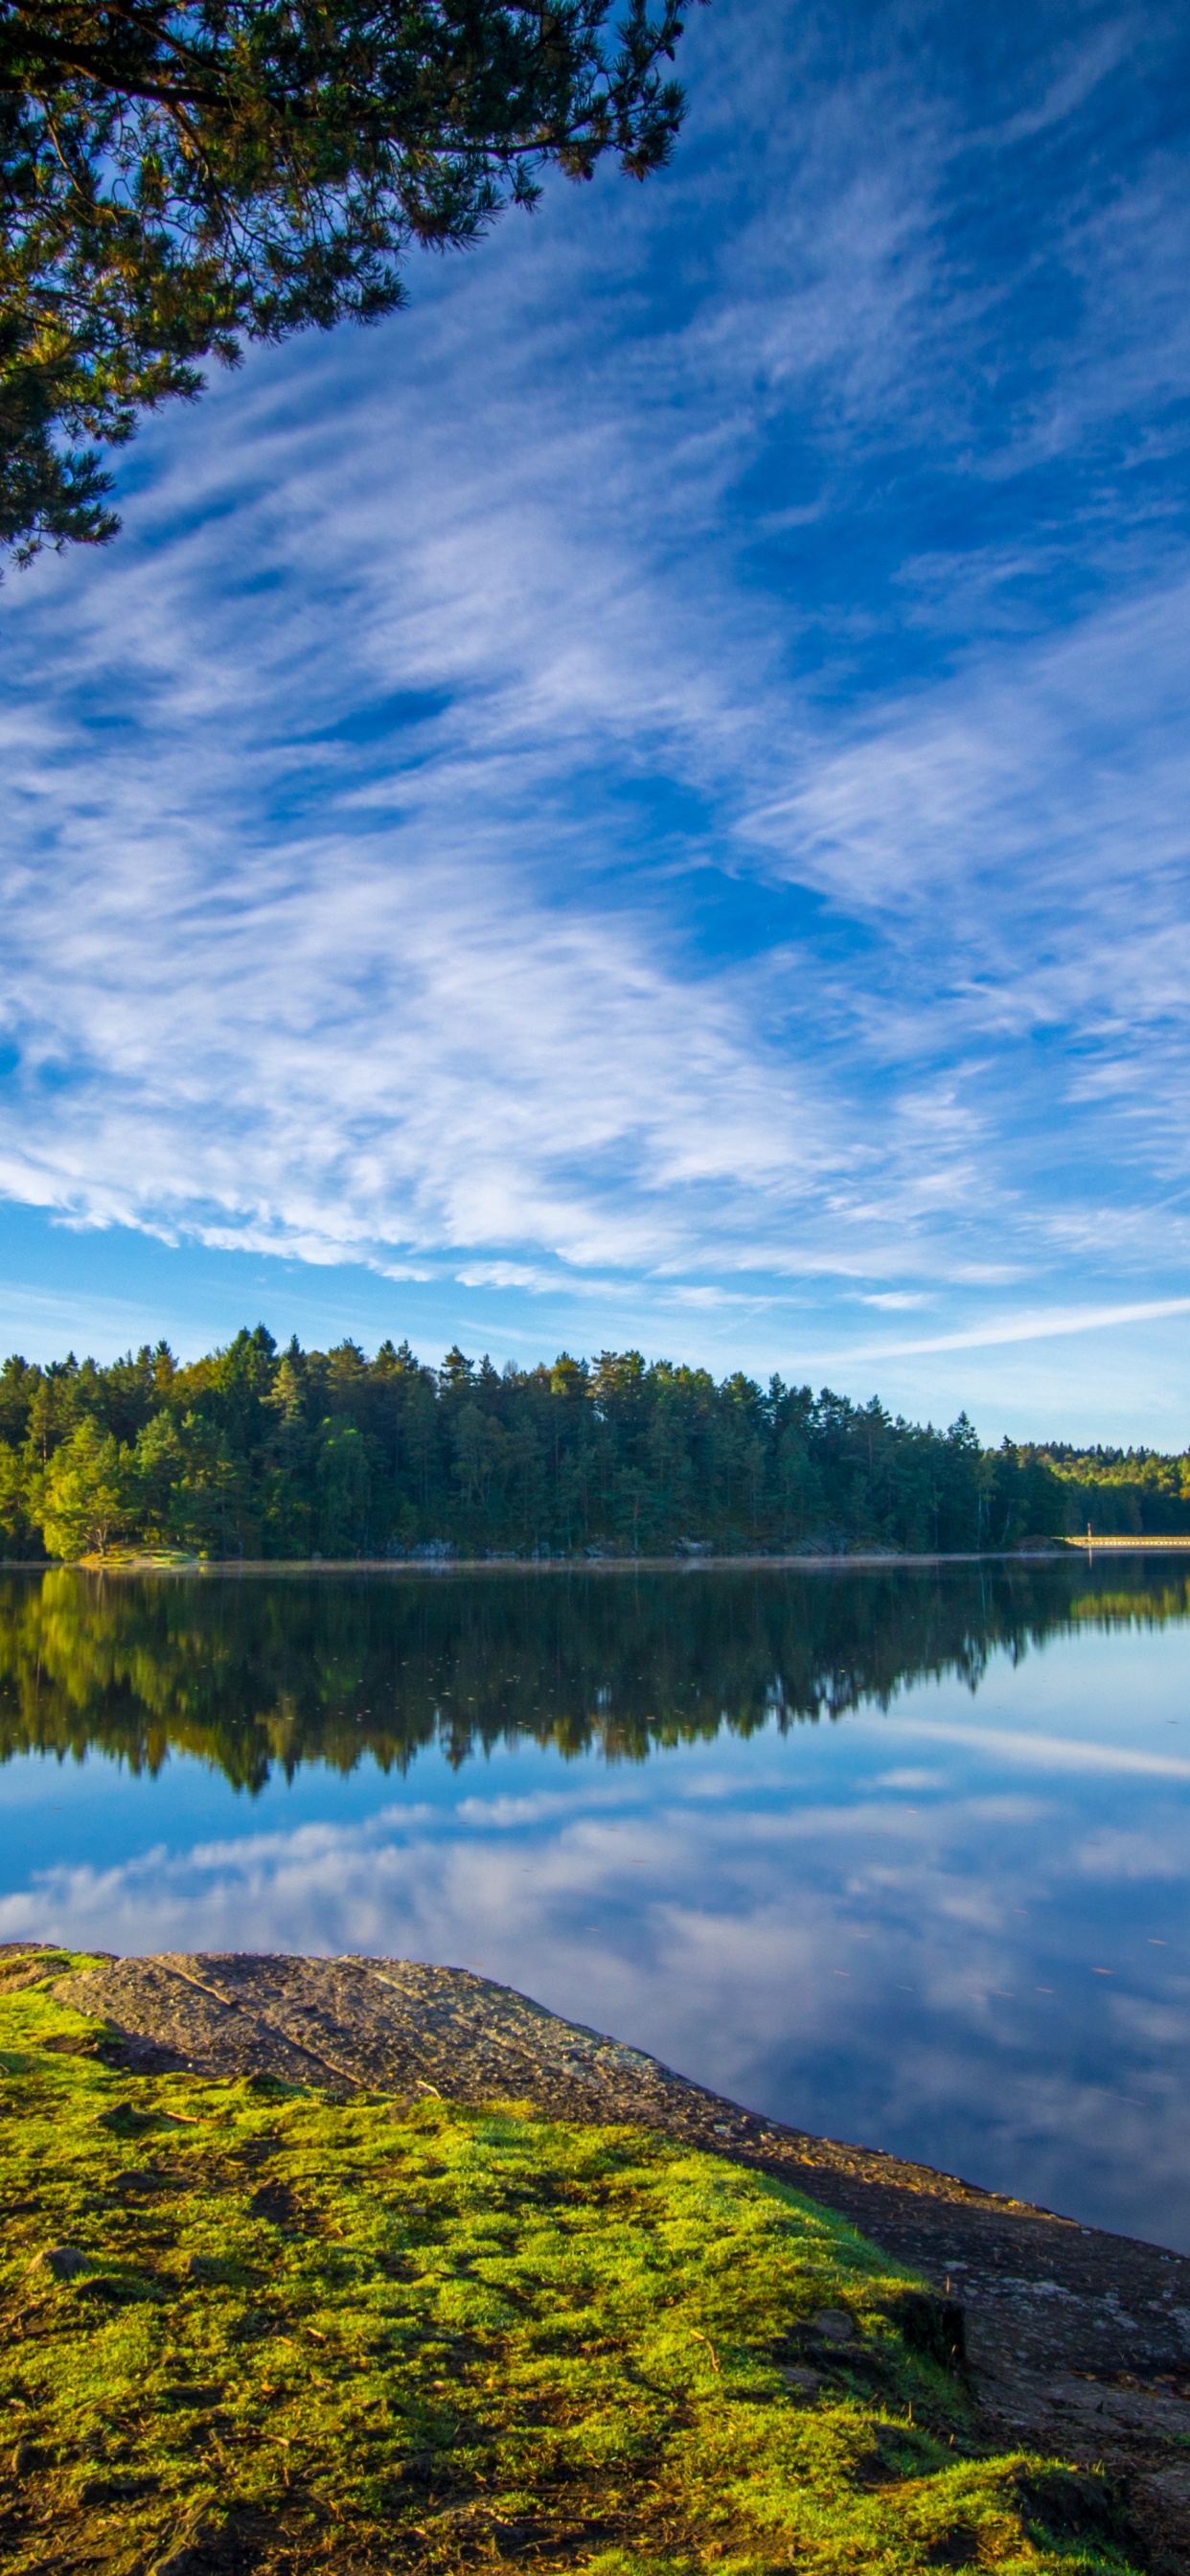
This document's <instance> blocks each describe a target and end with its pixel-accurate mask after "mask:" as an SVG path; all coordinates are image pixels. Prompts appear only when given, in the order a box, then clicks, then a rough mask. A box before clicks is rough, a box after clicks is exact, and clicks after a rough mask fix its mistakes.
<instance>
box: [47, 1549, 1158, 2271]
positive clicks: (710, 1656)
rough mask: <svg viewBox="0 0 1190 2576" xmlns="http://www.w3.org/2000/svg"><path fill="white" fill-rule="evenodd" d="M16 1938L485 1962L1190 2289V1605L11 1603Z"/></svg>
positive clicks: (1101, 1576)
mask: <svg viewBox="0 0 1190 2576" xmlns="http://www.w3.org/2000/svg"><path fill="white" fill-rule="evenodd" d="M0 1755H2V1756H3V1760H2V1763H0V1817H2V1822H3V1835H2V1848H0V1938H5V1939H13V1938H16V1937H19V1936H21V1935H23V1934H26V1933H30V1934H38V1935H41V1936H48V1937H53V1938H55V1939H61V1940H67V1941H71V1942H75V1943H79V1944H86V1943H93V1944H95V1945H96V1946H98V1947H102V1948H107V1949H113V1950H121V1951H136V1950H157V1949H168V1948H186V1949H233V1948H235V1949H292V1950H310V1951H324V1952H335V1951H344V1950H363V1951H388V1952H392V1953H404V1954H406V1955H409V1956H413V1957H417V1958H422V1959H431V1960H443V1961H449V1962H453V1963H457V1964H462V1965H465V1966H471V1967H476V1968H479V1969H481V1970H482V1971H483V1973H484V1974H485V1975H488V1976H493V1977H498V1978H502V1979H504V1980H506V1981H507V1982H508V1983H509V1984H511V1985H515V1986H518V1987H521V1988H522V1989H524V1990H525V1991H526V1992H528V1993H530V1994H532V1995H536V1996H538V1997H539V1998H540V1999H541V2001H542V2002H544V2003H546V2004H549V2005H551V2006H552V2007H553V2008H554V2009H555V2010H557V2011H560V2012H564V2013H567V2014H570V2015H572V2016H574V2017H575V2018H576V2019H578V2020H581V2021H586V2022H591V2023H594V2024H596V2025H597V2026H598V2027H600V2028H601V2029H605V2030H610V2031H614V2032H616V2033H617V2034H618V2035H619V2036H620V2037H621V2038H624V2039H627V2040H630V2041H634V2042H635V2043H636V2044H637V2045H639V2046H641V2047H644V2048H648V2049H652V2050H654V2051H655V2052H656V2053H657V2054H658V2055H659V2056H661V2057H663V2058H665V2059H667V2060H668V2061H669V2063H671V2064H672V2065H675V2066H678V2067H681V2068H682V2069H683V2071H684V2072H686V2073H688V2074H691V2075H695V2076H698V2077H700V2078H701V2079H702V2080H703V2081H704V2082H706V2083H709V2084H712V2085H714V2086H715V2087H717V2088H718V2089H719V2090H720V2091H722V2092H726V2093H730V2094H733V2095H735V2096H736V2097H737V2098H738V2099H740V2100H742V2101H745V2102H747V2103H749V2104H751V2105H753V2106H754V2107H755V2108H757V2109H758V2110H761V2111H764V2112H767V2113H769V2114H771V2115H775V2116H778V2117H781V2118H784V2119H788V2120H792V2121H795V2122H797V2123H799V2124H800V2125H802V2126H804V2127H807V2128H810V2129H816V2130H824V2131H827V2132H829V2133H831V2134H833V2135H835V2136H838V2137H848V2138H855V2139H860V2140H863V2141H866V2142H867V2143H869V2144H872V2145H876V2146H882V2147H887V2148H892V2149H894V2150H896V2151H898V2152H900V2153H902V2154H905V2155H909V2156H915V2157H921V2158H924V2159H925V2160H926V2161H927V2162H929V2163H931V2164H939V2165H944V2166H947V2167H949V2168H951V2169H952V2170H956V2171H958V2172H961V2173H964V2174H967V2175H968V2176H970V2177H972V2178H973V2179H975V2180H978V2181H980V2182H983V2183H985V2184H990V2185H992V2186H993V2187H995V2188H997V2189H999V2190H1005V2191H1011V2192H1015V2193H1019V2194H1022V2195H1025V2196H1028V2197H1029V2198H1032V2199H1037V2200H1041V2201H1044V2202H1047V2203H1048V2204H1049V2205H1050V2206H1052V2207H1057V2208H1060V2209H1064V2210H1067V2211H1069V2212H1071V2213H1072V2214H1074V2215H1076V2216H1079V2217H1081V2218H1083V2219H1086V2220H1094V2221H1096V2222H1098V2223H1099V2224H1101V2225H1105V2226H1108V2227H1117V2228H1121V2229H1124V2230H1126V2231H1128V2232H1130V2233H1133V2234H1136V2235H1141V2236H1148V2237H1153V2238H1156V2239H1158V2240H1159V2241H1161V2242H1163V2243H1166V2244H1169V2245H1173V2246H1177V2247H1179V2248H1181V2249H1183V2250H1186V2251H1190V1912H1188V1905H1187V1898H1188V1894H1190V1833H1188V1826H1190V1585H1188V1584H1187V1581H1186V1579H1185V1574H1184V1571H1183V1567H1182V1565H1180V1564H1179V1563H1178V1561H1177V1560H1176V1559H1162V1560H1158V1561H1154V1560H1153V1559H1151V1558H1150V1559H1148V1560H1147V1561H1143V1562H1142V1561H1140V1560H1132V1559H1123V1560H1122V1559H1114V1560H1110V1561H1105V1560H1101V1561H1100V1564H1099V1565H1097V1566H1096V1567H1094V1569H1093V1570H1092V1571H1091V1572H1088V1571H1087V1569H1086V1568H1085V1567H1084V1566H1083V1565H1082V1564H1081V1563H1079V1562H1072V1563H1070V1564H1062V1565H1058V1566H1048V1565H1036V1566H1028V1565H1025V1564H1022V1565H1020V1566H1011V1567H993V1566H991V1565H989V1566H987V1567H984V1568H982V1569H981V1568H971V1567H956V1568H954V1569H951V1570H949V1571H945V1572H942V1573H938V1572H937V1571H934V1570H922V1571H909V1572H906V1571H904V1570H895V1571H894V1570H890V1571H888V1572H887V1573H883V1572H881V1573H872V1572H866V1571H860V1570H858V1569H857V1570H855V1571H854V1572H826V1571H819V1572H815V1571H812V1570H808V1571H807V1572H805V1573H800V1572H799V1573H787V1572H784V1571H780V1572H778V1571H773V1572H771V1573H769V1572H764V1573H760V1574H754V1573H747V1574H745V1573H741V1572H733V1571H730V1570H728V1569H727V1568H724V1569H721V1570H714V1569H705V1570H700V1571H698V1572H695V1573H687V1572H680V1571H675V1572H674V1573H673V1574H651V1575H647V1576H646V1575H639V1576H637V1575H633V1574H632V1573H630V1572H620V1571H617V1572H607V1573H599V1574H592V1575H590V1576H588V1575H578V1574H574V1575H572V1574H569V1573H552V1574H550V1575H547V1576H540V1575H534V1574H531V1573H528V1572H526V1573H508V1574H504V1573H500V1574H497V1575H482V1576H469V1575H466V1574H452V1575H446V1576H435V1575H424V1576H421V1575H418V1576H414V1575H410V1574H407V1573H403V1572H399V1573H394V1574H393V1575H392V1576H391V1577H389V1576H388V1575H369V1576H359V1577H345V1576H339V1575H327V1576H324V1577H309V1576H306V1575H301V1576H297V1575H293V1576H289V1575H285V1574H283V1573H278V1574H277V1575H275V1576H272V1575H270V1576H246V1577H243V1578H239V1579H237V1578H234V1577H224V1576H205V1577H196V1578H194V1579H189V1578H186V1579H181V1580H177V1579H169V1578H162V1579H155V1578H146V1579H140V1578H135V1579H134V1578H121V1579H117V1580H114V1581H107V1582H104V1581H101V1580H100V1579H98V1578H94V1577H90V1576H86V1575H83V1574H79V1573H74V1572H68V1571H57V1570H56V1571H53V1572H50V1573H48V1574H15V1573H13V1574H9V1575H7V1576H3V1577H0Z"/></svg>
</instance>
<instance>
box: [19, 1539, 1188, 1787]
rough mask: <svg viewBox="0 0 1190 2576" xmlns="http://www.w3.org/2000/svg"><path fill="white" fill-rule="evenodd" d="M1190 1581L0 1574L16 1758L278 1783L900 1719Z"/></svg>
mask: <svg viewBox="0 0 1190 2576" xmlns="http://www.w3.org/2000/svg"><path fill="white" fill-rule="evenodd" d="M1188 1600H1190V1581H1187V1580H1186V1579H1185V1578H1183V1577H1181V1576H1180V1575H1177V1574H1172V1575H1169V1576H1163V1575H1160V1574H1156V1573H1155V1571H1154V1569H1153V1567H1152V1565H1151V1563H1150V1564H1147V1565H1146V1564H1145V1563H1144V1562H1143V1561H1133V1560H1127V1561H1125V1562H1124V1563H1123V1564H1122V1565H1117V1566H1116V1567H1115V1568H1114V1569H1113V1571H1112V1572H1111V1574H1110V1577H1109V1578H1108V1579H1107V1580H1106V1581H1105V1582H1104V1583H1103V1584H1102V1585H1097V1584H1096V1583H1095V1582H1094V1580H1091V1579H1089V1578H1088V1574H1087V1571H1086V1569H1085V1567H1084V1566H1083V1564H1082V1563H1081V1562H1080V1561H1079V1560H1077V1559H1076V1560H1072V1561H1071V1562H1069V1563H1063V1564H1057V1565H1054V1564H1052V1563H1048V1562H1042V1563H1040V1564H1037V1565H1034V1566H1030V1565H1028V1564H1027V1563H1022V1564H1019V1565H1018V1564H1004V1565H991V1564H989V1565H986V1566H983V1567H979V1566H975V1567H956V1568H951V1569H946V1570H945V1571H943V1572H942V1573H939V1572H938V1571H937V1570H935V1569H932V1568H930V1569H927V1568H922V1569H921V1570H917V1569H912V1570H906V1569H904V1568H897V1569H895V1570H892V1569H890V1571H889V1572H888V1573H887V1574H876V1573H872V1572H869V1571H862V1572H861V1571H859V1570H858V1569H857V1570H856V1571H854V1572H847V1571H845V1570H840V1571H834V1570H832V1571H831V1572H829V1573H827V1572H806V1573H801V1572H794V1573H787V1572H774V1573H768V1572H760V1573H757V1572H748V1573H737V1572H733V1571H731V1570H729V1569H727V1568H723V1569H718V1570H706V1571H700V1572H698V1573H697V1574H683V1573H674V1574H672V1575H669V1574H649V1575H643V1576H638V1577H633V1576H631V1575H628V1576H625V1575H623V1574H611V1575H570V1574H550V1575H549V1576H546V1577H534V1576H532V1575H524V1574H518V1575H511V1576H496V1577H483V1578H477V1577H474V1576H466V1575H460V1576H451V1575H447V1576H427V1577H423V1578H421V1579H418V1578H409V1577H403V1576H397V1575H394V1576H393V1577H391V1578H388V1577H385V1576H380V1577H377V1576H374V1575H369V1576H363V1577H356V1578H352V1577H344V1576H339V1575H336V1576H333V1577H327V1578H325V1579H319V1578H317V1577H309V1576H294V1577H286V1576H284V1575H282V1576H263V1577H261V1576H250V1577H228V1576H212V1577H196V1578H181V1579H161V1578H157V1577H152V1576H139V1577H138V1576H121V1577H117V1578H114V1579H112V1578H106V1579H105V1578H104V1577H102V1576H99V1575H88V1574H84V1573H82V1572H80V1571H78V1570H77V1569H75V1568H70V1567H61V1568H55V1569H53V1570H51V1571H50V1572H48V1573H45V1574H34V1575H22V1574H13V1573H10V1574H7V1575H5V1576H3V1577H0V1759H4V1760H7V1759H9V1758H10V1757H11V1756H12V1755H13V1754H15V1753H24V1752H30V1751H37V1752H40V1753H73V1754H75V1755H82V1754H83V1753H85V1752H86V1751H87V1750H88V1749H95V1750H97V1751H102V1752H103V1753H105V1754H108V1755H115V1756H116V1757H117V1758H118V1759H119V1760H121V1761H122V1762H126V1763H127V1764H128V1765H129V1766H130V1767H131V1769H132V1770H133V1771H134V1772H141V1771H147V1772H149V1773H154V1772H156V1771H157V1770H159V1768H160V1766H161V1764H162V1763H163V1762H164V1760H165V1759H166V1756H167V1754H168V1753H169V1752H170V1750H171V1749H172V1750H175V1751H179V1752H186V1753H190V1754H193V1755H196V1756H198V1757H199V1758H200V1759H201V1760H203V1761H207V1762H211V1763H214V1764H216V1765H217V1766H218V1768H219V1769H220V1771H221V1772H222V1773H223V1774H224V1776H225V1778H226V1779H228V1780H229V1781H230V1782H232V1784H233V1785H234V1786H235V1787H236V1788H238V1789H247V1790H249V1791H259V1790H260V1789H261V1788H262V1787H263V1786H264V1784H265V1782H266V1781H267V1780H268V1779H269V1777H270V1775H271V1773H272V1772H273V1771H274V1769H275V1768H277V1767H280V1769H281V1770H282V1771H283V1772H284V1774H285V1775H286V1776H287V1777H292V1775H293V1773H294V1772H295V1771H296V1769H297V1768H298V1766H299V1765H301V1764H303V1763H309V1762H318V1763H322V1764H327V1765H330V1766H331V1767H332V1768H334V1769H335V1770H338V1771H341V1772H349V1771H351V1770H353V1769H354V1768H355V1767H356V1765H357V1764H358V1763H359V1761H360V1760H361V1758H362V1757H363V1756H364V1755H365V1754H368V1755H370V1756H371V1758H372V1760H373V1761H374V1762H375V1763H376V1764H378V1766H379V1767H380V1769H381V1770H382V1771H385V1772H387V1771H389V1770H392V1769H394V1768H396V1769H398V1770H404V1769H406V1768H407V1766H408V1765H409V1764H410V1762H411V1761H412V1760H413V1759H414V1757H415V1756H416V1755H417V1754H418V1753H419V1752H421V1751H423V1750H425V1749H426V1748H428V1747H430V1746H436V1747H438V1748H440V1749H441V1751H442V1752H443V1753H444V1754H445V1756H446V1758H447V1759H448V1760H449V1761H450V1762H451V1763H452V1764H454V1765H456V1766H457V1765H461V1764H463V1763H465V1762H466V1761H467V1760H468V1759H469V1758H470V1757H471V1756H473V1755H474V1754H475V1753H476V1752H479V1751H490V1750H491V1748H492V1747H493V1746H494V1745H496V1744H499V1743H508V1742H510V1741H513V1740H515V1739H517V1738H527V1739H529V1740H531V1741H533V1742H535V1743H537V1744H542V1745H545V1744H551V1745H554V1746H556V1747H557V1748H558V1749H559V1751H561V1752H562V1753H564V1754H568V1755H576V1754H583V1753H589V1752H592V1751H596V1752H598V1753H599V1754H601V1755H602V1757H603V1758H604V1759H605V1760H607V1761H616V1760H624V1759H629V1760H640V1759H642V1758H643V1757H644V1756H645V1755H646V1754H647V1753H648V1751H649V1749H650V1747H651V1746H657V1747H662V1746H674V1745H678V1744H691V1743H696V1742H705V1741H708V1740H709V1739H711V1738H713V1737H715V1736H716V1735H718V1734H719V1733H720V1731H721V1730H726V1731H729V1732H731V1733H732V1734H735V1735H741V1736H748V1735H750V1734H752V1733H754V1732H755V1731H756V1730H757V1729H758V1728H760V1727H762V1726H766V1725H769V1724H771V1723H773V1721H774V1720H775V1721H776V1723H777V1724H778V1725H779V1726H780V1727H782V1728H784V1727H787V1726H789V1725H790V1724H792V1723H795V1722H797V1721H799V1720H819V1719H823V1718H828V1719H829V1718H838V1717H840V1716H842V1715H843V1714H844V1713H846V1712H847V1711H850V1710H855V1709H858V1708H860V1707H862V1706H864V1705H865V1704H874V1705H876V1706H878V1707H881V1708H887V1707H888V1706H889V1705H890V1704H891V1703H892V1701H893V1700H894V1699H895V1697H896V1696H897V1694H898V1693H899V1692H901V1691H903V1690H904V1689H906V1688H907V1687H909V1686H912V1685H913V1684H918V1683H921V1682H922V1681H924V1680H927V1679H928V1680H938V1679H940V1678H941V1677H943V1676H949V1677H953V1678H955V1679H957V1680H959V1681H961V1682H963V1683H964V1684H966V1685H967V1686H968V1687H969V1688H970V1689H972V1690H974V1689H976V1688H977V1687H978V1685H979V1683H980V1681H981V1680H982V1678H983V1675H984V1673H985V1672H986V1669H987V1666H988V1663H989V1660H990V1658H992V1657H993V1656H996V1655H1001V1654H1006V1655H1008V1656H1009V1657H1010V1658H1011V1659H1012V1660H1013V1661H1014V1662H1015V1661H1018V1660H1019V1659H1020V1657H1021V1656H1022V1655H1023V1654H1024V1653H1026V1652H1027V1651H1028V1649H1029V1648H1030V1647H1034V1648H1035V1647H1038V1646H1042V1645H1044V1644H1045V1643H1046V1641H1047V1640H1050V1639H1053V1638H1055V1637H1057V1636H1059V1635H1062V1634H1069V1633H1071V1632H1073V1631H1078V1630H1081V1629H1085V1628H1087V1627H1088V1625H1089V1626H1092V1627H1099V1628H1104V1629H1113V1628H1119V1627H1120V1626H1125V1627H1128V1626H1140V1627H1153V1626H1162V1625H1167V1624H1168V1623H1170V1622H1171V1621H1174V1622H1180V1621H1182V1620H1184V1619H1185V1618H1186V1616H1187V1604H1188Z"/></svg>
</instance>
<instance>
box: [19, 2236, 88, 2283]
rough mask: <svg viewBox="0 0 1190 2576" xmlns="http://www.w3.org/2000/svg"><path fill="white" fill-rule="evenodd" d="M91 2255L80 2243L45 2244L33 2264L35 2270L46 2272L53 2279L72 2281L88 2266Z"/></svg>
mask: <svg viewBox="0 0 1190 2576" xmlns="http://www.w3.org/2000/svg"><path fill="white" fill-rule="evenodd" d="M90 2263H91V2257H90V2255H89V2254H84V2252H83V2249H82V2247H81V2245H47V2246H46V2249H45V2252H44V2253H43V2254H39V2255H38V2257H37V2260H36V2262H35V2263H34V2265H33V2269H34V2271H35V2272H48V2273H49V2274H50V2276H51V2279H53V2280H55V2281H73V2280H75V2279H76V2278H77V2276H78V2274H79V2273H80V2272H86V2271H87V2270H89V2268H90Z"/></svg>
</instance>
